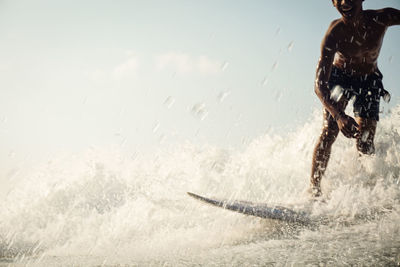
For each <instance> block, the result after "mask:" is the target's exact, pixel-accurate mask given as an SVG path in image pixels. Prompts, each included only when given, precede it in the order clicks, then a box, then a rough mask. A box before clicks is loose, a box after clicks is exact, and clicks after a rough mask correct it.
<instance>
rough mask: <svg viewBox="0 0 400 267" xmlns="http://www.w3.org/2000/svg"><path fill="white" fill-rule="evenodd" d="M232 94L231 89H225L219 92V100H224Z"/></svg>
mask: <svg viewBox="0 0 400 267" xmlns="http://www.w3.org/2000/svg"><path fill="white" fill-rule="evenodd" d="M230 94H231V92H230V91H225V92H221V93H219V95H218V101H219V102H220V103H222V102H224V100H225V98H227V97H228V96H229V95H230Z"/></svg>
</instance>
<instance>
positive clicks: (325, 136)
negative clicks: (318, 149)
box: [321, 125, 339, 148]
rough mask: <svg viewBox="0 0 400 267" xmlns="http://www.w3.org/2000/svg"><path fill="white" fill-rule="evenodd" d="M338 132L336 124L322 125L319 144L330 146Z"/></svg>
mask: <svg viewBox="0 0 400 267" xmlns="http://www.w3.org/2000/svg"><path fill="white" fill-rule="evenodd" d="M338 134H339V128H338V127H337V125H334V126H331V127H329V126H327V127H324V129H323V130H322V133H321V145H322V146H323V147H324V148H327V147H330V146H332V144H333V143H334V142H335V140H336V138H337V136H338Z"/></svg>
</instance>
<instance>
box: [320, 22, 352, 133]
mask: <svg viewBox="0 0 400 267" xmlns="http://www.w3.org/2000/svg"><path fill="white" fill-rule="evenodd" d="M333 26H334V23H332V25H331V27H330V28H329V29H328V32H327V33H326V35H325V37H324V39H323V41H322V44H321V57H320V58H319V61H318V65H317V74H316V79H315V93H316V94H317V96H318V98H319V99H320V100H321V102H322V104H323V106H324V108H325V109H326V110H327V111H328V112H329V113H330V114H331V115H332V117H333V118H334V119H335V120H336V122H337V124H338V127H339V129H340V131H341V132H342V133H343V134H344V135H345V136H346V137H348V138H352V137H356V136H357V134H358V124H357V123H356V121H355V120H354V119H353V118H352V117H350V116H347V115H346V114H345V113H344V111H343V110H342V109H341V108H340V107H339V105H338V103H337V102H336V101H335V100H333V99H332V98H331V92H330V89H329V84H328V81H329V78H330V75H331V71H332V64H333V60H334V58H335V54H336V41H335V37H334V36H333V34H332V27H333Z"/></svg>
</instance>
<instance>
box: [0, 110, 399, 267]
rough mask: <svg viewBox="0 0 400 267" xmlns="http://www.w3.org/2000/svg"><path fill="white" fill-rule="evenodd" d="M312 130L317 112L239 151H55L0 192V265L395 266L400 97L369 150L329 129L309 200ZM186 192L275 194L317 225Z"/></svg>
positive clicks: (268, 197)
mask: <svg viewBox="0 0 400 267" xmlns="http://www.w3.org/2000/svg"><path fill="white" fill-rule="evenodd" d="M320 129H321V112H316V113H315V114H314V115H313V117H312V118H311V119H310V120H309V121H308V122H307V123H306V124H305V125H302V126H301V127H299V128H297V129H293V131H292V132H290V133H286V134H274V133H272V132H270V133H269V134H265V135H263V136H260V137H259V138H256V139H255V140H252V141H251V142H250V143H249V144H248V145H247V146H246V147H245V148H243V149H237V150H235V149H231V150H227V149H221V148H218V147H215V146H210V145H201V146H200V145H194V144H190V143H185V144H181V145H174V146H171V147H168V148H164V149H161V150H160V151H159V152H157V153H150V154H148V155H144V154H141V153H132V154H126V153H122V152H119V151H118V150H101V149H92V150H89V151H87V152H85V153H82V154H79V155H69V156H63V157H60V158H53V159H52V160H51V161H47V162H45V163H43V164H39V165H38V166H35V168H33V170H32V171H30V172H28V173H25V174H19V176H21V177H19V178H18V179H17V180H18V181H17V182H15V184H13V185H12V186H11V187H10V188H9V190H7V192H6V193H5V194H3V195H2V199H1V202H0V215H1V218H0V266H9V265H10V266H351V265H360V266H377V265H382V266H383V265H386V266H398V264H399V261H400V106H398V107H396V108H394V109H392V110H391V112H389V113H388V114H386V116H384V118H383V119H382V120H381V121H380V122H379V125H378V130H377V133H376V154H375V155H374V156H361V157H360V156H359V154H358V153H357V151H356V148H355V143H354V140H349V139H346V138H344V137H343V136H340V137H339V138H338V140H337V142H336V143H335V144H334V147H333V152H332V157H331V160H330V163H329V166H328V169H327V172H326V176H325V177H324V179H323V181H322V187H323V193H324V197H323V200H322V201H317V202H315V201H312V200H310V197H309V194H308V192H307V189H308V187H309V173H310V165H311V157H312V151H313V149H314V144H315V143H316V138H317V136H318V134H319V132H320ZM2 181H4V180H2ZM4 183H5V182H4ZM187 191H192V192H195V193H198V194H201V195H204V196H209V197H218V198H227V199H239V200H248V201H254V202H261V203H276V204H280V205H284V206H288V207H291V208H293V209H295V210H300V211H305V212H308V213H309V214H310V216H311V217H312V218H314V219H315V221H316V223H315V224H313V225H309V226H307V225H305V226H304V225H294V224H288V223H285V222H280V221H273V220H266V219H259V218H256V217H250V216H244V215H242V214H238V213H234V212H230V211H225V210H222V209H220V208H215V207H212V206H208V205H205V204H204V203H201V202H199V201H197V200H195V199H192V198H190V197H189V196H188V195H187V194H186V192H187Z"/></svg>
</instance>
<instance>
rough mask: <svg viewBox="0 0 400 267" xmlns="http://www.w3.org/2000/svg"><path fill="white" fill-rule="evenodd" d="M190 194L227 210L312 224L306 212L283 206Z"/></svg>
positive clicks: (189, 193)
mask: <svg viewBox="0 0 400 267" xmlns="http://www.w3.org/2000/svg"><path fill="white" fill-rule="evenodd" d="M187 194H188V195H189V196H191V197H192V198H195V199H197V200H200V201H202V202H205V203H207V204H210V205H212V206H215V207H220V208H223V209H226V210H231V211H235V212H238V213H242V214H245V215H250V216H255V217H259V218H264V219H272V220H280V221H284V222H289V223H300V224H310V222H311V221H310V218H309V216H308V215H307V213H305V212H297V211H294V210H291V209H289V208H286V207H282V206H275V205H267V204H262V203H253V202H249V201H237V200H233V201H231V200H224V199H221V200H219V199H213V198H207V197H203V196H200V195H197V194H194V193H191V192H187Z"/></svg>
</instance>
